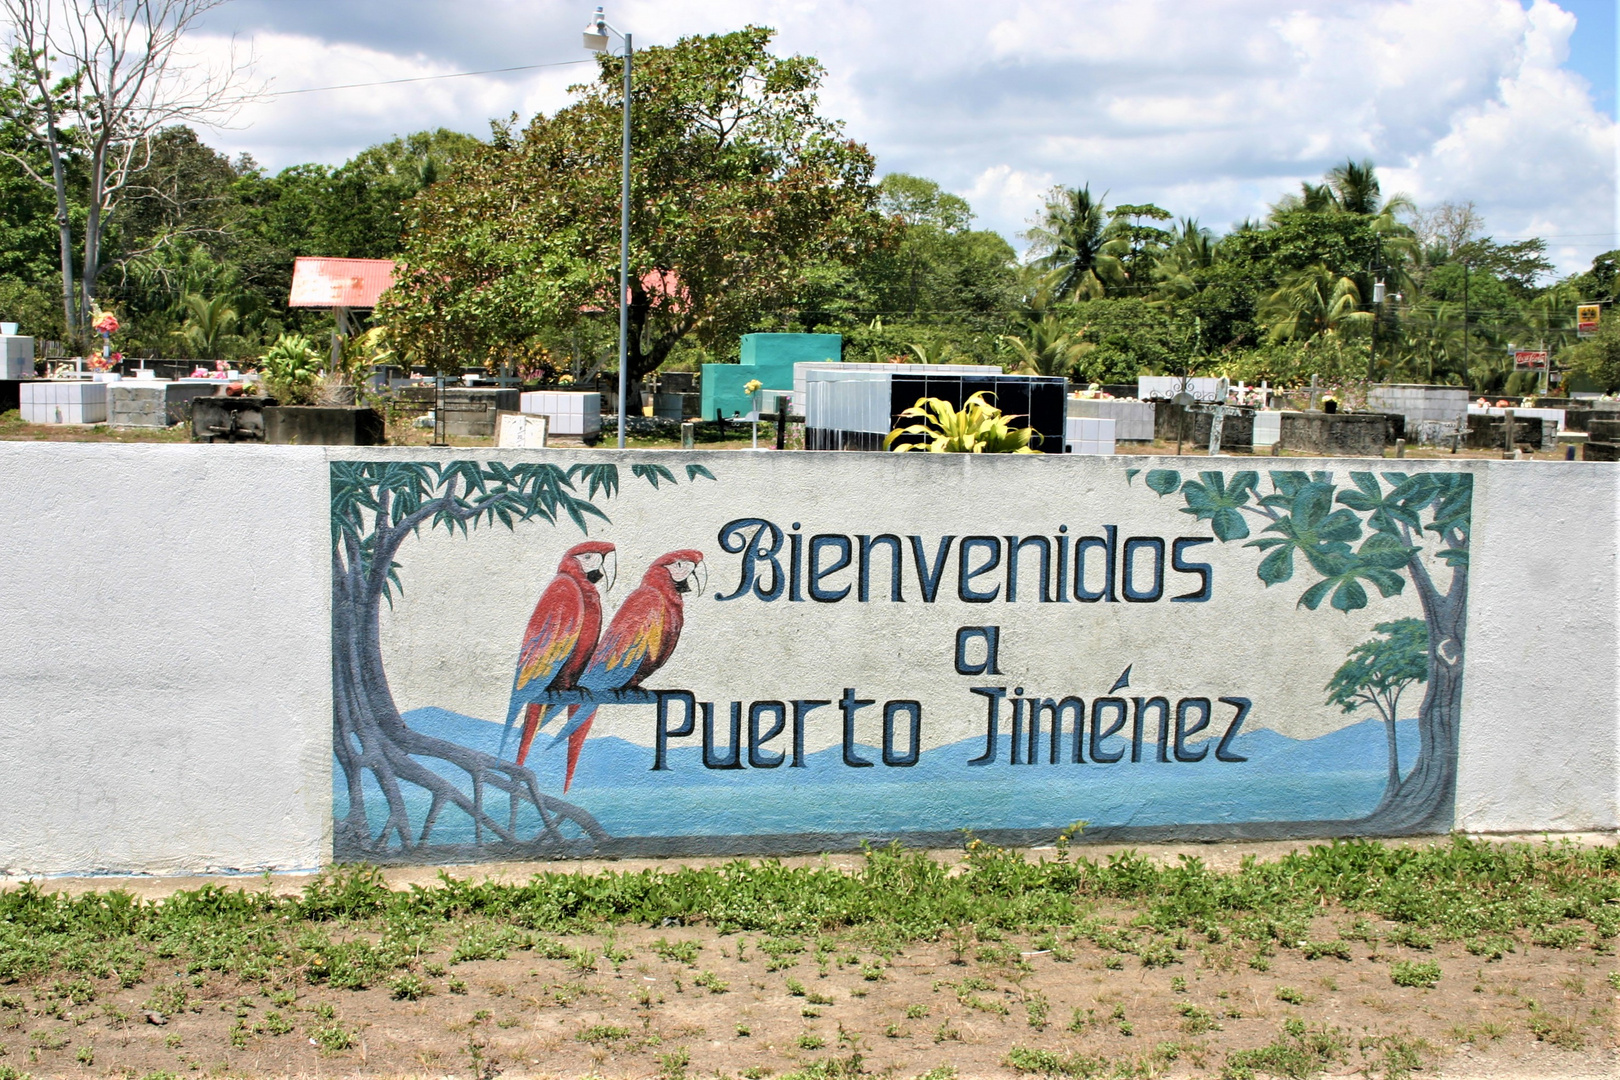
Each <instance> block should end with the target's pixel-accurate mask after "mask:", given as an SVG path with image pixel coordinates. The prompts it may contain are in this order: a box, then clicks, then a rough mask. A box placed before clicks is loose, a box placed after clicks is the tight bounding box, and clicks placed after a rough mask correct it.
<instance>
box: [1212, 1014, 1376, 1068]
mask: <svg viewBox="0 0 1620 1080" xmlns="http://www.w3.org/2000/svg"><path fill="white" fill-rule="evenodd" d="M1349 1046H1350V1040H1349V1038H1348V1037H1346V1036H1345V1034H1344V1032H1342V1031H1340V1030H1339V1029H1338V1028H1336V1027H1326V1026H1323V1027H1315V1028H1310V1027H1307V1026H1306V1025H1305V1022H1304V1021H1303V1020H1285V1021H1284V1022H1283V1032H1282V1034H1281V1035H1280V1036H1278V1037H1277V1038H1276V1039H1273V1040H1272V1041H1271V1042H1269V1043H1267V1044H1266V1045H1265V1046H1259V1047H1255V1048H1254V1049H1252V1050H1234V1051H1232V1052H1231V1053H1230V1054H1228V1055H1226V1061H1225V1063H1224V1064H1222V1066H1221V1080H1254V1078H1255V1076H1256V1075H1258V1074H1262V1073H1263V1074H1266V1075H1269V1076H1281V1077H1287V1078H1288V1080H1309V1078H1310V1077H1313V1076H1319V1075H1320V1074H1322V1073H1324V1072H1326V1071H1327V1069H1328V1067H1329V1066H1330V1065H1334V1064H1336V1063H1338V1062H1341V1061H1344V1060H1345V1051H1346V1050H1347V1049H1349Z"/></svg>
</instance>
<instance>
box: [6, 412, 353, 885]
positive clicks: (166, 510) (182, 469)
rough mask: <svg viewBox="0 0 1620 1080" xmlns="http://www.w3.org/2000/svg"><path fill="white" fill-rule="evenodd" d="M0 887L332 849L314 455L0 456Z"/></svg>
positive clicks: (323, 472) (73, 449) (277, 865)
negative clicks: (7, 882) (10, 877)
mask: <svg viewBox="0 0 1620 1080" xmlns="http://www.w3.org/2000/svg"><path fill="white" fill-rule="evenodd" d="M0 476H4V477H5V478H6V479H5V484H4V486H5V489H6V499H5V502H4V509H3V510H0V551H4V552H5V553H6V555H5V559H4V563H3V565H0V611H3V612H4V613H5V615H4V624H5V660H4V662H3V664H0V791H3V792H4V797H3V798H0V873H3V874H15V873H19V872H28V873H45V874H50V873H64V872H73V873H86V872H95V871H101V870H122V871H130V870H133V871H145V872H152V873H174V872H180V871H195V870H225V869H230V870H260V869H287V868H293V867H312V866H317V865H319V864H321V863H322V862H324V861H325V860H326V859H327V858H328V857H329V852H330V850H331V841H330V835H331V824H330V819H331V809H330V808H331V799H332V783H331V760H332V752H331V730H332V706H331V648H330V644H329V642H330V632H329V630H328V626H329V620H330V615H329V611H330V594H331V571H330V554H329V552H330V547H329V541H328V533H327V526H326V516H327V505H328V499H329V496H328V481H327V468H326V458H325V456H324V455H323V454H322V452H321V451H320V450H319V449H317V448H314V447H246V446H244V447H236V446H120V445H111V444H62V443H10V442H8V443H0Z"/></svg>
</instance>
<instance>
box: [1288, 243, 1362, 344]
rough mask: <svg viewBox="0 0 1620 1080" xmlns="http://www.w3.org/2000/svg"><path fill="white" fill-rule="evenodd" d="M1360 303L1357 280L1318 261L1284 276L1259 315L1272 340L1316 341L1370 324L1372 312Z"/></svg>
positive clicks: (1341, 334)
mask: <svg viewBox="0 0 1620 1080" xmlns="http://www.w3.org/2000/svg"><path fill="white" fill-rule="evenodd" d="M1360 306H1361V290H1360V289H1358V288H1357V287H1356V283H1355V280H1354V279H1353V278H1348V277H1340V276H1339V275H1337V274H1335V273H1334V272H1333V271H1332V270H1329V269H1328V268H1327V267H1326V266H1324V265H1323V264H1321V263H1317V264H1316V265H1315V266H1308V267H1306V268H1305V269H1303V270H1297V271H1295V272H1294V273H1292V274H1289V275H1288V276H1287V277H1286V278H1284V279H1283V281H1282V283H1281V284H1280V285H1279V286H1278V287H1277V289H1276V291H1275V292H1273V293H1272V294H1271V295H1270V296H1268V297H1266V299H1265V300H1264V301H1263V302H1262V303H1261V305H1260V318H1261V320H1262V321H1263V322H1264V323H1265V324H1266V326H1267V328H1268V330H1269V332H1270V336H1271V340H1272V341H1276V342H1282V341H1314V340H1316V339H1318V338H1322V337H1327V336H1330V335H1332V336H1339V337H1343V336H1344V335H1345V334H1347V333H1348V332H1350V331H1352V330H1356V329H1360V328H1362V327H1370V326H1371V325H1372V322H1373V314H1372V312H1370V311H1360V310H1358V309H1359V308H1360Z"/></svg>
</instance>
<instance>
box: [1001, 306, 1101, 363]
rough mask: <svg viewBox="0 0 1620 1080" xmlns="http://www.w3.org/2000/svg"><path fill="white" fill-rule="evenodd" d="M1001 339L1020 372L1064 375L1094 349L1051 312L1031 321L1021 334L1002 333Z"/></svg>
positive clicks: (1093, 346)
mask: <svg viewBox="0 0 1620 1080" xmlns="http://www.w3.org/2000/svg"><path fill="white" fill-rule="evenodd" d="M1001 340H1002V341H1004V342H1006V343H1007V345H1008V346H1009V347H1010V348H1011V349H1012V351H1013V355H1014V356H1015V357H1017V362H1016V364H1015V366H1014V368H1013V370H1014V371H1017V372H1019V373H1021V374H1024V375H1063V376H1067V375H1068V374H1069V373H1070V372H1071V371H1073V370H1074V367H1075V365H1076V364H1077V363H1079V362H1080V358H1081V357H1083V356H1084V355H1085V354H1086V353H1088V352H1090V351H1091V350H1092V349H1094V348H1096V346H1095V345H1093V344H1092V343H1091V342H1089V341H1083V340H1081V337H1080V335H1079V334H1076V333H1073V332H1072V331H1070V330H1069V329H1068V328H1067V327H1065V326H1064V325H1063V323H1061V322H1059V321H1058V319H1057V318H1056V317H1055V316H1052V315H1046V316H1043V317H1042V318H1041V320H1040V321H1039V322H1031V323H1030V324H1029V327H1028V331H1027V334H1026V336H1025V337H1015V336H1013V335H1011V334H1004V335H1002V338H1001Z"/></svg>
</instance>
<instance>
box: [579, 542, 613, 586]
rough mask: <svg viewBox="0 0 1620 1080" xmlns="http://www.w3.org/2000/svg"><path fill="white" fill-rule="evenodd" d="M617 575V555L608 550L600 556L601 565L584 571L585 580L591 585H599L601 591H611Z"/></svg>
mask: <svg viewBox="0 0 1620 1080" xmlns="http://www.w3.org/2000/svg"><path fill="white" fill-rule="evenodd" d="M618 576H619V560H618V556H617V555H615V554H614V553H613V552H611V551H610V552H608V553H607V554H605V555H603V556H602V565H601V566H598V567H597V568H596V569H595V570H587V571H585V580H586V581H588V582H590V583H591V584H592V585H599V586H601V589H602V591H603V592H605V593H608V592H612V591H613V582H614V580H615V579H616V578H618Z"/></svg>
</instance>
